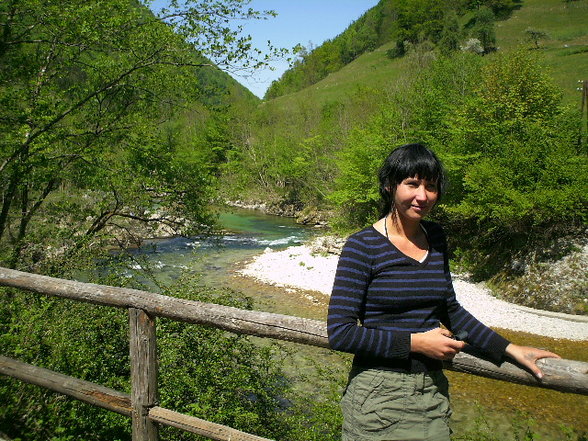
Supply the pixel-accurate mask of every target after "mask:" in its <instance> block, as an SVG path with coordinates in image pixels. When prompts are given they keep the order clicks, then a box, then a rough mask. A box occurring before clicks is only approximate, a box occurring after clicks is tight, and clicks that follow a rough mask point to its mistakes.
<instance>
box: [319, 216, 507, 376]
mask: <svg viewBox="0 0 588 441" xmlns="http://www.w3.org/2000/svg"><path fill="white" fill-rule="evenodd" d="M422 225H423V227H424V229H425V231H426V233H427V238H428V240H429V253H428V255H427V257H426V259H425V260H424V261H423V262H418V261H417V260H415V259H412V258H410V257H408V256H406V255H404V254H403V253H402V252H400V251H399V250H398V249H397V248H396V247H395V246H394V245H393V244H392V243H391V242H390V241H389V240H388V239H387V238H386V237H384V235H382V234H381V233H379V232H378V231H377V230H376V229H375V228H373V227H369V228H366V229H364V230H362V231H359V232H357V233H355V234H353V235H352V236H351V237H349V239H348V240H347V243H346V244H345V246H344V247H343V251H342V253H341V256H340V258H339V263H338V266H337V273H336V275H335V282H334V286H333V292H332V294H331V300H330V304H329V313H328V317H327V330H328V334H329V342H330V345H331V347H332V348H333V349H336V350H339V351H344V352H351V353H353V354H355V360H354V363H355V364H359V365H363V366H370V367H382V368H388V369H392V370H397V371H402V372H425V371H428V370H433V369H440V368H441V366H442V363H441V362H440V361H439V360H433V359H430V358H428V357H426V356H424V355H422V354H416V353H411V352H410V335H411V333H416V332H425V331H429V330H431V329H433V328H437V327H439V324H440V323H443V325H445V326H446V327H447V328H448V329H450V330H451V331H453V332H458V331H462V330H465V331H467V332H468V338H467V341H468V343H469V344H471V345H473V346H475V347H477V348H479V349H481V350H482V351H484V352H486V353H487V355H488V356H489V357H490V358H492V359H494V360H495V361H499V360H500V359H501V358H502V356H503V355H504V350H505V349H506V346H507V345H508V343H509V342H508V341H507V340H506V339H504V338H503V337H501V336H500V335H499V334H497V333H496V332H494V331H492V330H491V329H490V328H488V327H487V326H485V325H484V324H482V323H481V322H480V321H478V320H477V319H476V318H475V317H474V316H472V315H471V314H470V313H469V312H468V311H466V310H465V309H464V308H463V307H462V306H461V305H460V304H459V303H458V302H457V300H456V298H455V292H454V290H453V284H452V282H451V275H450V273H449V263H448V258H447V246H446V241H445V235H444V233H443V230H442V229H441V227H440V226H439V225H438V224H436V223H433V222H428V221H422Z"/></svg>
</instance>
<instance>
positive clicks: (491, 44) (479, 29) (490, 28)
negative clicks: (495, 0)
mask: <svg viewBox="0 0 588 441" xmlns="http://www.w3.org/2000/svg"><path fill="white" fill-rule="evenodd" d="M495 20H496V18H495V16H494V13H493V12H492V10H491V9H489V8H486V7H482V8H480V9H478V10H477V11H476V13H475V15H474V18H473V27H472V32H471V34H472V37H474V38H477V39H478V40H480V43H481V44H482V47H483V48H484V53H486V54H487V53H490V52H493V51H495V50H496V31H495V30H494V25H495Z"/></svg>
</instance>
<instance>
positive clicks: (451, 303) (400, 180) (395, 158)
mask: <svg viewBox="0 0 588 441" xmlns="http://www.w3.org/2000/svg"><path fill="white" fill-rule="evenodd" d="M379 179H380V194H381V196H382V200H383V202H384V205H383V210H382V213H381V214H382V218H381V219H380V220H379V221H377V222H376V223H375V224H374V225H373V226H371V227H368V228H365V229H364V230H362V231H359V232H357V233H355V234H353V235H352V236H350V237H349V239H348V241H347V243H346V245H345V246H344V248H343V251H342V253H341V257H340V258H339V264H338V267H337V273H336V276H335V283H334V286H333V292H332V295H331V301H330V305H329V314H328V319H327V322H328V328H327V329H328V333H329V342H330V345H331V347H332V348H333V349H336V350H340V351H345V352H351V353H353V354H355V357H354V361H353V367H352V369H351V373H350V375H349V383H348V385H347V388H346V390H345V392H344V394H343V399H342V400H341V407H342V410H343V440H344V441H367V440H380V441H384V440H385V441H392V440H402V441H410V440H418V441H423V440H439V441H441V440H443V441H447V440H449V435H450V429H449V426H448V420H449V416H450V413H451V411H450V409H449V395H448V384H447V379H446V378H445V376H444V375H443V372H442V370H441V369H442V360H451V359H452V358H453V357H454V356H455V355H456V354H457V353H458V352H460V351H461V350H462V349H463V348H464V346H465V345H466V343H465V342H463V341H459V340H457V339H454V338H452V335H453V333H456V334H457V333H458V331H459V332H460V334H462V333H463V334H465V333H467V343H469V344H471V345H473V346H475V347H477V348H479V349H480V350H482V351H483V352H485V353H486V354H487V355H488V357H489V358H491V359H492V360H494V361H496V362H500V361H501V360H502V358H503V357H504V356H508V357H510V358H512V359H514V360H516V361H518V362H519V363H521V364H522V365H523V366H526V367H527V368H528V369H530V370H531V371H532V372H533V373H534V374H535V375H536V376H537V377H538V378H539V379H540V378H541V377H542V373H541V371H540V369H539V368H538V367H537V365H536V361H537V360H538V359H540V358H544V357H558V356H557V355H556V354H553V353H551V352H547V351H542V350H539V349H535V348H530V347H525V346H518V345H514V344H512V343H510V342H509V341H508V340H506V339H505V338H503V337H502V336H500V335H499V334H497V333H495V332H494V331H492V330H491V329H490V328H488V327H486V326H484V325H483V324H482V323H480V322H479V321H478V320H477V319H476V318H475V317H473V316H472V315H471V314H470V313H469V312H467V311H466V310H465V309H464V308H463V307H461V305H460V304H459V303H458V302H457V300H456V298H455V292H454V290H453V286H452V282H451V276H450V273H449V263H448V257H447V247H446V241H445V236H444V234H443V231H442V229H441V227H440V226H439V225H438V224H436V223H433V222H429V221H426V220H423V219H424V217H425V216H426V215H427V214H428V213H429V212H430V211H431V209H432V208H433V207H434V206H435V204H436V203H437V202H439V199H440V198H441V196H442V195H443V191H444V189H445V176H444V172H443V168H442V166H441V163H440V162H439V160H438V158H437V157H436V156H435V154H434V153H433V152H432V151H431V150H429V149H428V148H426V147H424V146H423V145H421V144H407V145H404V146H401V147H399V148H397V149H396V150H394V151H393V152H392V153H391V154H390V155H389V156H388V158H386V160H385V161H384V164H383V166H382V168H381V169H380V173H379ZM440 323H442V324H443V325H444V326H445V327H446V328H447V329H443V328H440V326H439V325H440Z"/></svg>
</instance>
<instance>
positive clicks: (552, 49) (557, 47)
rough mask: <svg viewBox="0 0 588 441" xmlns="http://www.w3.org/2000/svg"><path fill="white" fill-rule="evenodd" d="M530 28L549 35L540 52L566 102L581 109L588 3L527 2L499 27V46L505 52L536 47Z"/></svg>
mask: <svg viewBox="0 0 588 441" xmlns="http://www.w3.org/2000/svg"><path fill="white" fill-rule="evenodd" d="M527 28H534V29H538V30H542V31H545V32H547V34H548V38H546V39H545V40H541V41H540V48H539V49H538V52H539V53H540V54H541V55H542V56H543V57H544V61H545V66H546V67H547V68H548V69H549V71H550V74H551V76H552V77H553V78H554V80H555V82H556V83H557V84H558V85H559V87H560V88H561V89H562V90H563V91H564V100H565V101H566V102H567V103H573V104H576V103H577V104H578V105H579V103H580V93H579V92H578V91H577V90H576V88H577V87H578V80H588V1H586V0H578V1H573V2H569V3H566V2H564V1H562V0H525V2H524V5H523V8H521V9H520V10H519V11H515V12H514V13H513V15H512V17H511V18H510V19H509V20H507V21H505V22H502V23H499V26H498V28H497V30H496V34H497V40H498V46H499V47H500V48H501V49H502V50H512V49H514V48H516V47H518V46H521V45H524V46H525V47H532V46H533V44H532V43H530V42H529V41H528V40H526V38H525V37H526V34H525V30H526V29H527Z"/></svg>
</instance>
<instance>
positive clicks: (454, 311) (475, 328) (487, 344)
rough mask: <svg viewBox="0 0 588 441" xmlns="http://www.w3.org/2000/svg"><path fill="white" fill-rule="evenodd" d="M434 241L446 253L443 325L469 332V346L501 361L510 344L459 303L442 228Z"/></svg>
mask: <svg viewBox="0 0 588 441" xmlns="http://www.w3.org/2000/svg"><path fill="white" fill-rule="evenodd" d="M432 240H434V241H438V242H439V243H440V245H439V246H440V247H441V248H442V249H443V251H444V252H443V255H444V271H445V277H446V279H447V285H448V289H447V297H446V308H445V314H444V316H443V317H441V323H443V324H444V325H445V326H446V327H447V328H448V329H449V330H451V331H452V332H454V333H457V332H459V331H467V333H468V338H467V342H468V344H470V345H472V346H474V347H476V348H478V349H480V350H482V351H483V352H484V353H486V354H487V355H488V356H489V357H490V358H491V359H492V360H494V361H495V362H499V361H501V360H502V358H503V356H504V352H505V350H506V347H507V346H508V345H509V343H510V342H509V341H508V340H507V339H505V338H504V337H502V336H501V335H500V334H498V333H497V332H495V331H493V330H492V329H490V328H489V327H487V326H486V325H484V324H483V323H482V322H480V321H479V320H478V319H477V318H476V317H474V316H473V315H472V314H471V313H470V312H468V311H467V310H466V309H465V308H464V307H463V306H461V304H460V303H459V302H458V301H457V298H456V296H455V290H454V289H453V282H452V280H451V272H450V270H449V258H448V256H447V251H446V247H447V246H446V240H445V235H444V233H443V231H442V230H441V228H440V227H439V230H437V231H436V233H435V237H434V238H433V239H432Z"/></svg>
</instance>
